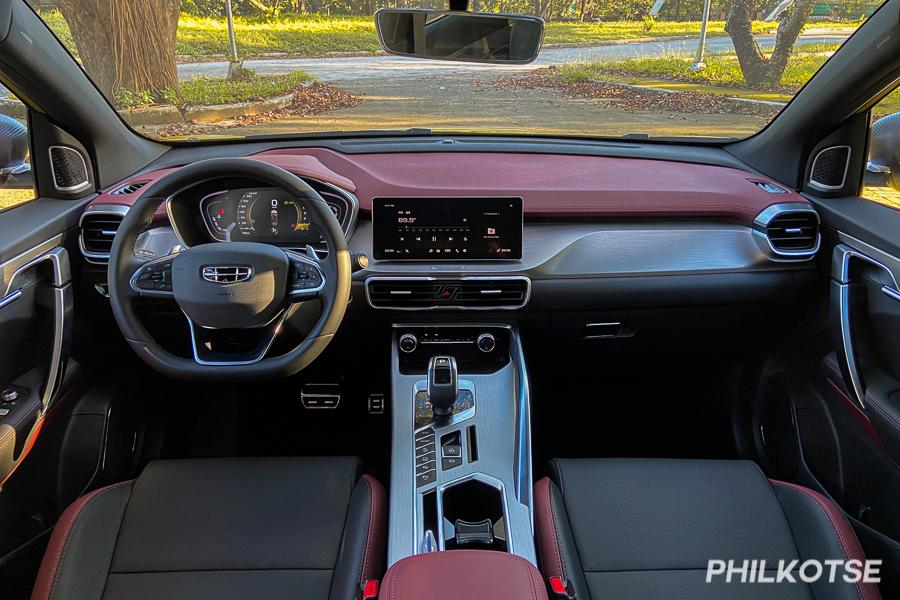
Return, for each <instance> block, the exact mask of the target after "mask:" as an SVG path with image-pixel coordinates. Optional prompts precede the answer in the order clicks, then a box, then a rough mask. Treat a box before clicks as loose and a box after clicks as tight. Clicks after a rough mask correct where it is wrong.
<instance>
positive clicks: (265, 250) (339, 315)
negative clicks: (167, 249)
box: [108, 158, 351, 380]
mask: <svg viewBox="0 0 900 600" xmlns="http://www.w3.org/2000/svg"><path fill="white" fill-rule="evenodd" d="M223 177H246V178H251V179H255V180H257V181H261V182H263V183H265V184H268V185H271V186H273V187H277V188H280V189H281V190H283V191H284V192H286V193H288V194H290V195H291V196H293V197H294V198H296V199H298V200H300V201H302V202H303V203H304V206H305V207H306V209H307V212H308V214H309V218H310V224H311V225H314V226H317V227H318V229H319V230H320V231H321V233H322V235H323V236H324V238H325V242H326V243H327V244H328V256H327V257H326V258H319V257H318V256H316V254H315V252H313V251H312V249H311V248H307V251H306V252H302V251H292V250H282V249H281V248H279V247H276V246H272V245H269V244H260V243H250V242H213V243H208V244H202V245H199V246H194V247H191V248H187V249H184V250H182V251H181V252H178V253H176V254H171V255H168V256H164V257H162V258H158V259H155V260H152V261H149V262H146V261H143V262H142V261H139V260H138V259H137V257H136V256H135V254H134V248H135V242H136V241H137V238H138V236H139V235H140V234H141V233H143V232H144V231H145V230H147V229H148V228H149V226H150V224H151V222H152V220H153V215H154V213H155V212H156V210H157V208H158V207H159V206H160V204H162V203H163V202H166V201H167V199H168V198H170V197H171V196H173V195H174V194H176V193H178V192H181V191H183V190H185V189H187V188H189V187H191V186H193V185H196V184H197V183H199V182H203V181H208V180H211V179H216V178H223ZM350 280H351V267H350V252H349V251H348V250H347V241H346V239H345V238H344V232H343V231H342V230H341V226H340V224H339V223H338V221H337V219H336V218H335V216H334V213H332V211H331V209H330V208H329V207H328V205H327V204H326V203H325V201H324V200H323V199H322V197H321V196H319V194H318V193H317V192H316V191H315V190H314V189H313V188H311V187H310V186H309V185H308V184H307V183H306V182H305V181H303V180H302V179H300V178H299V177H297V176H296V175H293V174H292V173H289V172H288V171H285V170H284V169H281V168H279V167H276V166H273V165H269V164H267V163H264V162H261V161H257V160H252V159H247V158H213V159H208V160H202V161H199V162H195V163H193V164H190V165H187V166H184V167H181V168H180V169H178V170H177V171H173V172H172V173H170V174H168V175H166V176H165V177H163V178H162V179H160V180H159V181H157V182H156V183H154V184H153V185H152V186H151V187H150V188H148V189H147V191H146V192H145V193H144V194H142V195H141V197H140V198H138V199H137V200H136V201H135V203H134V205H133V206H132V207H131V209H130V210H129V211H128V213H127V214H126V215H125V218H124V219H123V220H122V224H121V225H120V226H119V230H118V232H117V233H116V236H115V239H114V241H113V245H112V248H111V249H110V254H109V266H108V283H109V299H110V304H111V305H112V312H113V315H114V316H115V319H116V322H117V323H118V325H119V328H120V329H121V330H122V334H123V335H124V336H125V339H126V340H127V341H128V343H129V344H130V345H131V347H132V348H133V349H134V351H135V352H137V354H138V356H140V357H141V358H142V359H143V360H144V361H145V362H146V363H147V364H148V365H150V366H151V367H153V368H154V369H156V370H158V371H160V372H162V373H164V374H166V375H169V376H172V377H178V378H190V379H217V380H223V379H251V378H260V377H283V376H288V375H293V374H294V373H297V372H298V371H300V370H301V369H303V368H304V367H306V366H307V365H308V364H309V363H311V362H312V361H313V360H314V359H315V358H316V357H317V356H318V355H319V354H321V352H322V351H323V350H324V349H325V347H326V346H327V345H328V344H329V342H330V341H331V339H332V337H333V336H334V334H335V332H337V329H338V327H339V326H340V324H341V320H342V319H343V316H344V311H345V310H346V307H347V303H348V301H349V299H350ZM144 296H157V297H168V298H171V299H173V300H174V301H175V302H176V303H177V304H178V306H179V308H180V309H181V311H182V312H183V313H184V315H185V317H187V321H188V325H189V328H190V335H191V344H192V346H193V358H183V357H180V356H176V355H174V354H172V353H170V352H168V351H167V350H165V349H164V348H162V347H161V346H160V345H159V344H158V343H157V342H156V341H155V340H154V339H153V337H152V336H151V335H150V333H148V331H147V329H146V328H145V327H144V326H143V324H142V323H141V321H140V319H139V318H138V315H137V312H136V310H135V308H136V303H137V301H138V300H139V299H140V298H141V297H144ZM312 299H318V300H320V301H321V303H322V312H321V315H320V316H319V318H318V320H317V321H316V323H315V324H314V325H313V327H312V329H310V331H309V333H308V334H307V337H306V339H304V340H303V341H302V342H300V344H299V345H297V346H296V347H295V348H293V349H292V350H290V351H288V352H286V353H284V354H281V355H279V356H271V357H270V356H267V353H268V352H269V350H270V348H271V346H272V344H273V343H274V341H275V338H276V336H277V335H278V332H279V331H280V330H281V327H282V324H283V323H284V321H285V320H286V319H287V318H288V316H289V315H290V314H292V312H293V310H295V309H296V307H297V305H298V303H300V302H303V301H307V300H312Z"/></svg>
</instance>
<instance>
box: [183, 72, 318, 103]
mask: <svg viewBox="0 0 900 600" xmlns="http://www.w3.org/2000/svg"><path fill="white" fill-rule="evenodd" d="M312 80H313V77H312V76H311V75H309V73H306V72H304V71H293V72H291V73H286V74H284V75H253V76H251V77H248V78H247V79H240V80H236V81H232V80H229V79H223V78H220V77H196V78H194V79H188V80H187V81H184V82H182V84H181V95H182V96H183V98H184V101H185V103H187V104H193V105H197V106H207V105H210V104H230V103H232V102H246V101H248V100H259V99H261V98H270V97H272V96H281V95H284V94H287V93H288V92H290V91H291V90H293V89H296V88H298V87H300V86H301V85H303V84H305V83H309V82H310V81H312Z"/></svg>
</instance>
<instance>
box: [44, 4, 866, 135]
mask: <svg viewBox="0 0 900 600" xmlns="http://www.w3.org/2000/svg"><path fill="white" fill-rule="evenodd" d="M30 4H31V5H32V6H35V7H37V10H38V12H39V15H40V17H41V18H42V19H43V20H44V21H45V22H46V24H47V26H48V27H49V28H50V30H51V31H52V32H53V33H54V34H55V35H56V36H57V37H58V38H59V40H60V42H61V43H62V44H63V45H64V46H65V47H66V48H67V49H68V50H69V51H70V52H71V53H72V55H73V56H75V57H76V58H77V60H78V61H79V63H80V64H81V65H82V67H84V70H85V72H86V73H87V74H88V75H89V76H90V77H91V78H92V79H93V81H94V83H95V84H96V85H97V87H98V89H99V90H100V91H101V92H103V94H105V95H106V97H107V98H108V99H109V101H110V103H111V104H112V105H113V106H115V107H116V109H118V110H119V112H120V114H121V115H122V117H123V118H124V119H125V121H126V122H127V123H129V124H130V125H131V126H132V127H133V128H134V129H135V130H136V131H138V132H139V133H141V134H143V135H146V136H150V137H152V138H157V139H164V140H179V141H189V142H190V141H202V140H204V139H207V140H216V139H222V138H223V137H228V138H241V137H244V138H248V137H260V136H262V137H265V136H283V135H300V134H323V133H326V134H331V133H342V132H343V133H351V134H352V133H354V132H366V131H373V130H379V131H384V132H386V133H398V134H404V135H407V134H409V133H410V132H409V130H410V129H413V130H414V132H420V131H422V130H430V131H432V132H435V133H478V134H504V135H529V134H534V135H553V136H598V137H625V138H626V139H631V140H640V139H643V138H648V137H649V138H667V139H668V138H678V139H702V140H709V139H737V138H744V137H747V136H750V135H753V134H755V133H756V132H758V131H760V130H761V129H762V128H763V127H765V126H766V125H767V124H768V123H769V122H770V121H771V120H772V119H773V118H775V116H776V115H777V114H778V113H779V112H780V111H781V109H782V108H783V107H784V106H785V104H786V103H787V102H789V101H790V100H791V99H792V98H793V97H794V95H795V94H796V93H797V92H798V91H799V90H800V88H801V87H803V85H804V84H805V83H806V82H807V81H808V80H809V79H810V78H811V77H812V76H813V75H814V74H815V73H816V71H818V70H819V68H820V67H821V66H822V65H823V64H824V63H825V62H826V61H827V60H828V59H829V57H831V56H832V55H833V54H834V53H835V52H838V51H839V48H840V46H841V45H842V44H843V43H844V41H845V40H846V39H847V38H849V37H850V36H851V35H853V33H854V32H855V31H856V30H857V28H859V26H860V25H861V24H862V23H863V22H864V21H865V20H866V19H867V18H868V17H869V16H870V15H872V13H874V12H875V11H876V10H877V9H878V8H879V6H881V5H882V4H883V0H838V1H829V2H824V1H819V0H815V1H813V0H804V1H802V2H800V1H797V2H791V1H790V0H784V1H782V0H472V1H471V2H469V6H470V8H471V9H472V10H473V11H481V12H488V13H494V14H496V13H516V14H524V15H533V16H539V17H541V18H542V19H543V20H544V21H545V23H546V26H545V28H544V37H543V47H542V48H541V50H540V53H539V54H538V56H537V59H536V60H535V61H534V62H532V63H531V64H525V65H522V64H503V65H484V64H473V63H460V62H448V61H420V60H413V59H409V58H402V57H397V56H388V55H386V54H385V52H384V51H383V49H382V47H381V44H380V43H379V38H378V35H377V33H376V27H375V18H374V17H375V12H376V10H378V9H382V8H389V7H394V8H396V7H402V8H419V9H423V8H440V9H446V8H447V7H448V5H449V3H448V2H447V0H403V1H402V2H401V1H399V0H365V1H359V0H355V1H354V0H230V1H228V2H226V1H225V0H153V1H150V0H140V1H138V0H129V1H127V2H124V1H119V2H108V1H104V0H65V1H63V0H56V1H55V2H49V1H48V2H43V1H42V2H37V1H36V0H32V1H31V2H30ZM110 7H115V10H110ZM448 22H449V21H448ZM430 23H431V24H430V25H429V27H431V28H433V30H434V31H435V32H438V31H445V32H448V33H445V35H446V36H447V38H446V40H445V41H447V46H446V47H447V48H457V47H458V44H456V43H455V42H458V43H459V44H462V43H463V41H462V40H463V39H464V38H463V36H462V34H461V33H456V34H453V33H452V29H450V28H449V26H448V29H447V30H442V27H443V26H444V25H442V23H444V20H443V19H434V20H433V21H431V22H430ZM498 39H502V36H501V37H500V38H498ZM463 45H464V44H463ZM459 47H462V46H459ZM485 48H486V49H488V50H491V47H490V44H488V45H487V46H485ZM482 50H484V48H483V49H482ZM495 50H497V51H498V52H502V51H503V45H502V44H500V45H499V46H498V47H497V48H496V49H495ZM448 51H449V50H448Z"/></svg>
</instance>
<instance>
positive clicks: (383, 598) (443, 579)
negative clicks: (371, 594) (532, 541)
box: [378, 550, 547, 600]
mask: <svg viewBox="0 0 900 600" xmlns="http://www.w3.org/2000/svg"><path fill="white" fill-rule="evenodd" d="M460 575H464V576H460ZM378 597H379V598H380V600H422V598H428V600H459V599H460V598H465V599H466V600H547V589H546V587H545V586H544V583H543V581H542V580H541V575H540V573H539V572H538V570H537V568H535V566H534V565H533V564H532V563H530V562H528V561H527V560H525V559H524V558H521V557H519V556H515V555H512V554H504V553H500V552H485V551H478V550H454V551H452V552H435V553H432V554H421V555H419V556H412V557H409V558H405V559H403V560H401V561H399V562H397V563H396V564H394V565H393V566H392V567H391V568H390V569H389V570H388V572H387V574H386V575H385V577H384V581H383V582H382V585H381V594H380V595H379V596H378Z"/></svg>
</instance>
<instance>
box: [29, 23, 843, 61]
mask: <svg viewBox="0 0 900 600" xmlns="http://www.w3.org/2000/svg"><path fill="white" fill-rule="evenodd" d="M41 17H42V18H43V19H44V21H46V22H47V25H48V26H49V27H50V29H52V30H53V32H54V33H55V34H56V35H57V37H59V38H60V40H61V41H62V43H63V45H65V46H66V47H67V48H68V49H69V50H70V51H71V52H73V53H77V51H76V48H75V43H74V41H73V39H72V34H71V32H70V31H69V27H68V25H67V24H66V21H65V19H64V18H63V17H62V14H61V13H59V12H57V11H43V12H42V13H41ZM846 25H847V24H839V23H829V22H825V21H816V22H815V23H810V24H809V25H808V26H809V27H815V28H817V29H819V28H825V29H827V28H831V27H846ZM776 27H777V23H765V22H761V21H759V22H755V23H754V24H753V31H754V32H755V33H757V34H764V33H769V34H771V33H774V32H775V29H776ZM708 31H709V35H711V36H718V35H726V34H725V23H724V22H723V21H711V22H710V23H709V29H708ZM227 32H228V28H227V25H226V22H225V20H224V19H213V18H208V17H195V16H192V15H187V14H183V15H181V18H180V19H179V21H178V33H177V38H176V43H177V48H176V52H177V53H178V54H179V55H180V56H183V57H191V58H195V59H203V58H207V59H208V58H213V57H216V58H222V57H224V55H225V53H226V52H227V48H228V33H227ZM699 32H700V23H699V21H691V22H674V21H657V22H655V23H653V24H652V26H651V27H650V28H649V29H648V28H647V27H646V26H645V24H644V23H643V22H642V21H606V22H590V23H577V22H576V23H572V22H555V21H551V22H550V23H547V26H546V35H545V37H544V44H550V45H552V44H590V43H609V42H615V41H620V40H641V39H650V38H665V37H677V36H696V35H698V33H699ZM235 33H236V37H237V45H238V53H239V54H240V56H241V57H242V58H248V57H255V56H264V55H268V54H288V55H291V56H298V57H316V56H325V55H328V54H332V53H367V52H379V51H380V50H381V45H380V44H379V42H378V37H377V35H376V33H375V21H374V19H373V18H372V17H350V16H326V15H306V16H290V17H284V18H281V19H279V20H272V21H265V20H261V19H246V18H237V19H236V22H235Z"/></svg>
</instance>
